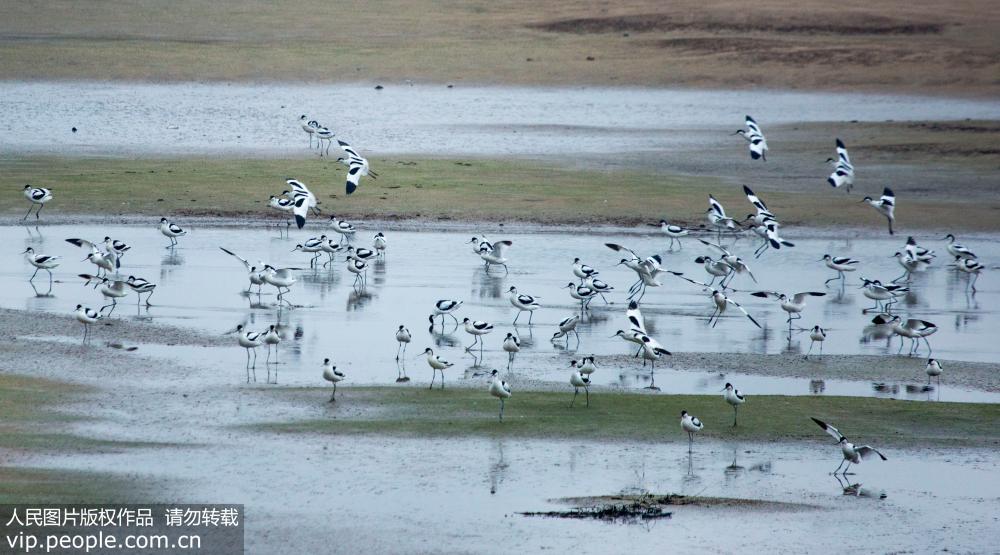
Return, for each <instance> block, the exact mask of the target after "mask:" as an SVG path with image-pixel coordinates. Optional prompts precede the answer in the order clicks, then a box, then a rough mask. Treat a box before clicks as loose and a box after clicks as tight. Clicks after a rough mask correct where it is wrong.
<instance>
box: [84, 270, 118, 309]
mask: <svg viewBox="0 0 1000 555" xmlns="http://www.w3.org/2000/svg"><path fill="white" fill-rule="evenodd" d="M79 275H80V277H82V278H83V279H85V280H87V281H86V283H84V285H90V282H91V281H96V282H97V285H96V286H95V287H100V291H101V295H103V296H104V298H105V300H108V301H110V302H109V303H108V304H106V305H104V306H102V307H101V309H100V310H98V311H97V312H98V314H103V313H104V309H105V308H108V307H111V310H109V311H108V314H107V315H108V316H111V313H112V312H114V311H115V307H117V306H118V299H121V298H122V297H125V296H127V295H128V291H127V290H126V289H125V287H126V286H127V285H126V282H124V281H122V280H110V279H108V278H106V277H100V276H92V275H90V274H79Z"/></svg>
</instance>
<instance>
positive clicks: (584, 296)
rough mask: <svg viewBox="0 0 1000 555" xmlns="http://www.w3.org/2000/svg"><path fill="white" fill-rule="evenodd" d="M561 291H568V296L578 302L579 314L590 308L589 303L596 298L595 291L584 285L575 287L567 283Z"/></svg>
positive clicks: (571, 283)
mask: <svg viewBox="0 0 1000 555" xmlns="http://www.w3.org/2000/svg"><path fill="white" fill-rule="evenodd" d="M563 289H569V296H570V297H573V298H574V299H576V300H578V301H580V312H581V313H583V312H584V311H586V310H587V309H589V308H590V301H592V300H594V297H596V296H597V291H594V290H593V289H591V288H589V287H587V286H586V285H577V284H575V283H573V282H572V281H571V282H569V283H567V284H566V286H565V287H563Z"/></svg>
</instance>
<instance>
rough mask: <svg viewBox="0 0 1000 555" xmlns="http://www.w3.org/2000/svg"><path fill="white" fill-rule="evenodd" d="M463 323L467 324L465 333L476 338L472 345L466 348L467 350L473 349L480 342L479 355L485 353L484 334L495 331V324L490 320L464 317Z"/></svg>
mask: <svg viewBox="0 0 1000 555" xmlns="http://www.w3.org/2000/svg"><path fill="white" fill-rule="evenodd" d="M462 324H464V325H465V333H467V334H469V335H471V336H472V337H473V338H474V341H473V342H472V345H469V346H468V347H466V348H465V350H466V351H470V350H472V348H473V347H475V346H476V344H477V343H478V344H479V355H480V356H482V354H483V339H482V336H484V335H486V334H488V333H490V332H492V331H493V324H491V323H489V322H482V321H479V320H471V319H469V318H464V319H463V320H462Z"/></svg>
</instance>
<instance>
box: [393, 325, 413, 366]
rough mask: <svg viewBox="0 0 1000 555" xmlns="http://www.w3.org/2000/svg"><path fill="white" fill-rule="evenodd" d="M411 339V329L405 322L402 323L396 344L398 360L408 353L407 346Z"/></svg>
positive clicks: (397, 333)
mask: <svg viewBox="0 0 1000 555" xmlns="http://www.w3.org/2000/svg"><path fill="white" fill-rule="evenodd" d="M410 339H412V337H411V336H410V330H408V329H406V326H404V325H403V324H400V325H399V329H398V330H396V343H398V345H397V346H396V360H399V358H400V357H402V356H405V355H406V347H407V346H408V345H409V344H410Z"/></svg>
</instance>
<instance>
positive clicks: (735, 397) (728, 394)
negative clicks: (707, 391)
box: [722, 382, 747, 428]
mask: <svg viewBox="0 0 1000 555" xmlns="http://www.w3.org/2000/svg"><path fill="white" fill-rule="evenodd" d="M722 391H723V394H722V398H723V399H725V400H726V402H727V403H729V404H730V405H731V406H732V407H733V427H734V428H735V427H736V424H737V420H736V419H737V418H738V417H739V408H740V405H742V404H743V403H745V402H746V400H747V398H746V397H745V396H744V395H743V394H742V393H740V390H739V389H736V388H735V387H733V384H731V383H728V382H726V386H725V387H724V388H722Z"/></svg>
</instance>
